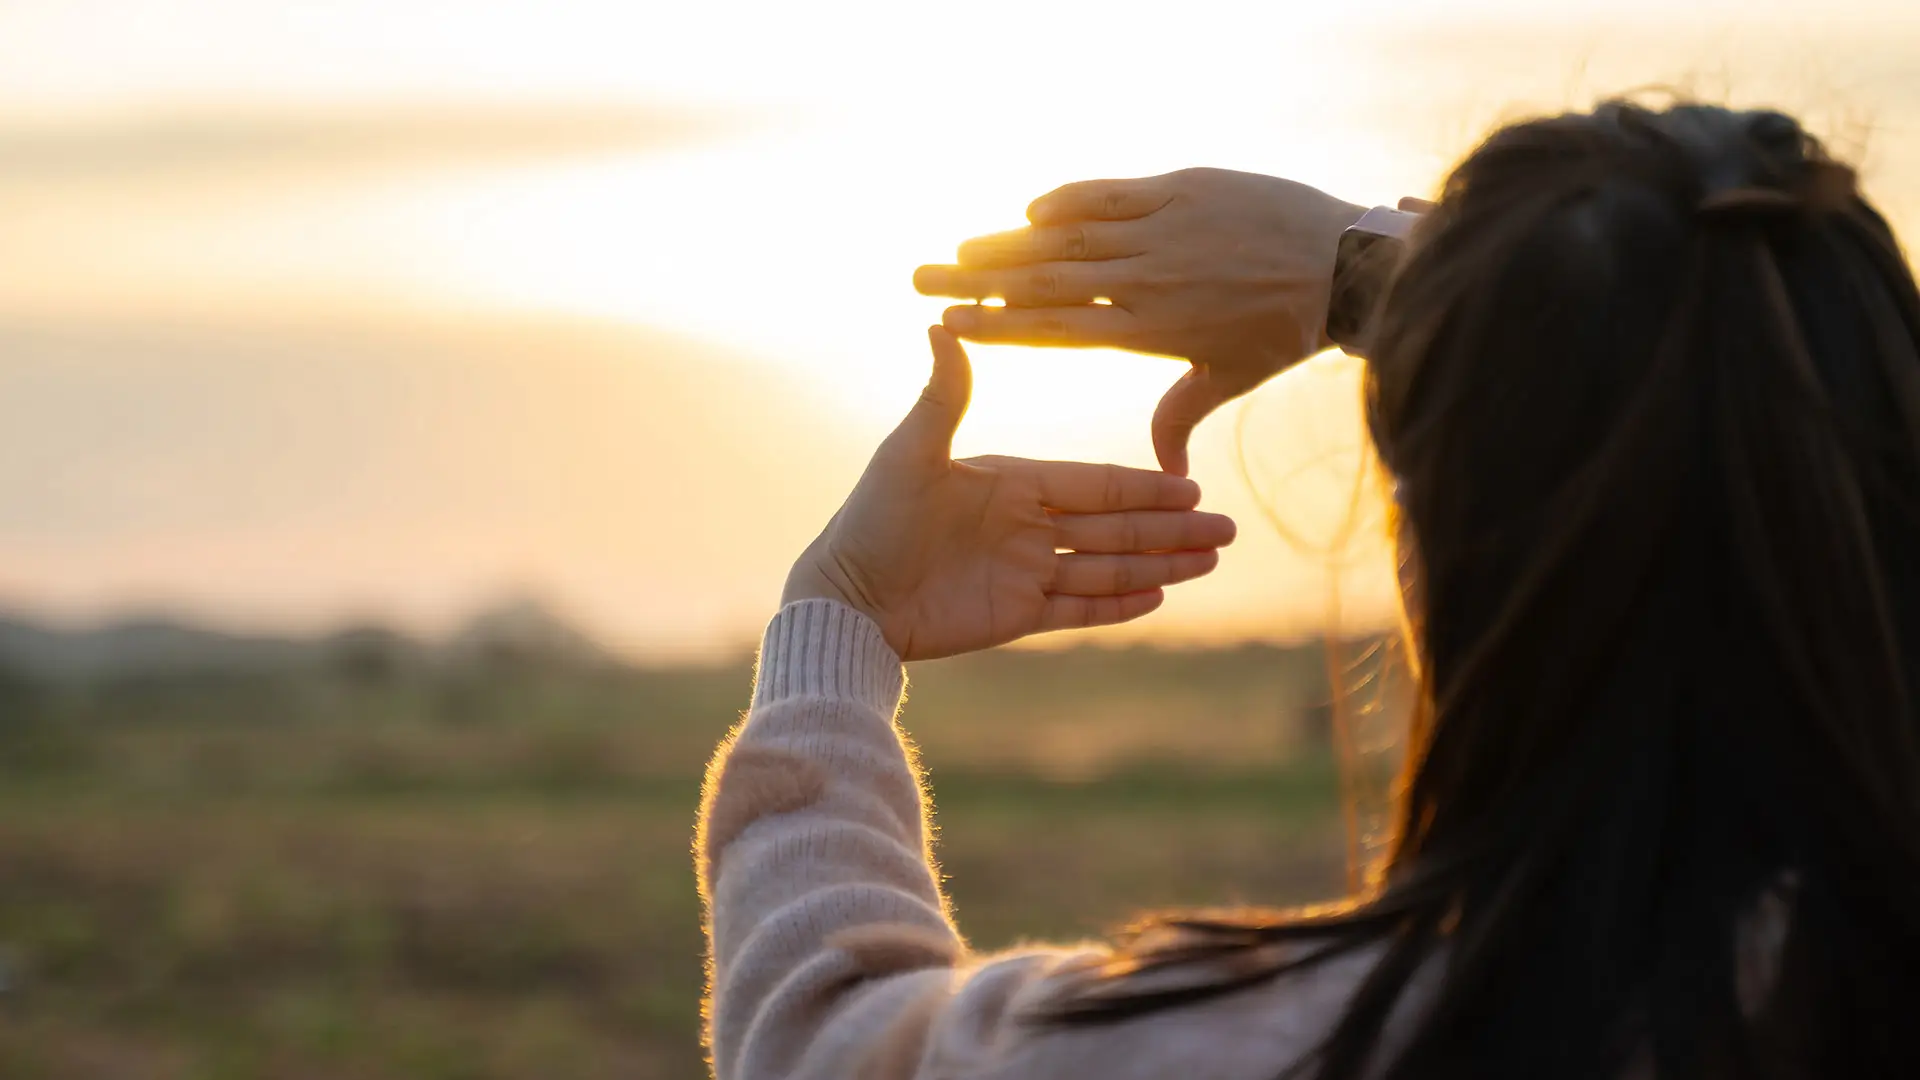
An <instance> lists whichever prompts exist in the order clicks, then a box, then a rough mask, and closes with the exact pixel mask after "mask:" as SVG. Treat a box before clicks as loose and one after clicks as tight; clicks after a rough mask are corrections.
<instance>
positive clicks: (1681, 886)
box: [1368, 103, 1920, 1075]
mask: <svg viewBox="0 0 1920 1080" xmlns="http://www.w3.org/2000/svg"><path fill="white" fill-rule="evenodd" d="M1372 357H1373V358H1372V362H1371V364H1370V369H1369V393H1368V419H1369V424H1370V426H1371V430H1372V432H1373V436H1374V441H1375V444H1376V446H1377V448H1378V450H1379V453H1380V456H1381V459H1382V461H1383V462H1384V464H1385V465H1386V467H1387V469H1388V470H1389V471H1390V472H1391V473H1392V475H1393V477H1394V479H1395V482H1396V490H1397V492H1398V499H1399V512H1400V513H1401V514H1402V515H1403V525H1404V534H1405V535H1406V536H1408V537H1409V538H1410V547H1411V549H1412V550H1411V551H1410V552H1409V555H1410V556H1411V558H1412V560H1413V562H1414V564H1415V565H1416V566H1417V567H1418V571H1419V573H1418V577H1419V589H1420V594H1421V596H1420V611H1419V613H1418V619H1417V629H1416V631H1415V639H1416V641H1415V647H1416V649H1417V652H1418V654H1419V659H1420V668H1421V676H1422V683H1423V695H1422V696H1423V701H1422V703H1421V705H1420V708H1419V712H1418V715H1417V717H1416V722H1415V726H1414V732H1413V739H1412V746H1411V751H1412V760H1411V763H1410V767H1409V771H1408V774H1407V779H1406V787H1405V791H1404V800H1405V801H1404V804H1403V813H1402V816H1401V822H1400V830H1399V835H1398V837H1397V841H1396V847H1395V850H1394V853H1393V856H1392V866H1391V867H1390V868H1389V874H1390V876H1391V879H1393V880H1394V881H1395V882H1396V883H1404V884H1403V885H1402V886H1401V887H1403V888H1404V889H1406V890H1407V891H1408V893H1409V895H1412V894H1415V893H1418V894H1423V895H1428V894H1430V895H1433V896H1441V895H1451V896H1452V898H1453V899H1452V901H1451V902H1453V903H1455V904H1456V905H1457V906H1458V908H1459V909H1460V912H1459V914H1460V917H1461V918H1462V919H1463V920H1464V921H1463V924H1462V925H1463V926H1466V927H1468V928H1469V929H1471V927H1472V925H1473V924H1474V923H1480V924H1482V925H1481V929H1482V930H1483V931H1484V932H1486V933H1496V932H1497V933H1500V934H1504V935H1507V936H1509V937H1512V938H1515V939H1531V940H1532V941H1533V945H1532V948H1533V949H1534V954H1533V955H1531V956H1521V955H1517V954H1515V953H1514V951H1513V950H1512V949H1510V948H1507V947H1505V946H1502V945H1501V944H1499V943H1495V942H1477V943H1470V944H1473V945H1477V947H1478V948H1479V949H1481V950H1484V951H1482V952H1480V953H1478V954H1477V955H1478V959H1479V960H1481V961H1484V962H1485V964H1486V971H1487V973H1488V974H1490V975H1491V974H1492V973H1495V972H1498V973H1499V974H1500V975H1501V976H1502V978H1503V979H1508V978H1512V979H1520V980H1525V979H1527V978H1529V977H1532V976H1551V975H1552V973H1553V971H1554V970H1556V966H1559V968H1560V969H1562V970H1566V969H1571V970H1578V971H1580V972H1581V979H1582V981H1583V983H1584V984H1585V986H1584V990H1583V995H1584V996H1583V998H1582V1000H1584V1001H1587V1002H1590V1003H1591V1004H1592V1005H1593V1006H1596V1007H1599V1008H1600V1009H1601V1010H1602V1011H1603V1012H1606V1011H1621V1010H1627V1011H1631V1010H1633V1009H1635V1008H1637V1009H1638V1010H1640V1012H1641V1013H1642V1016H1641V1022H1642V1023H1650V1024H1658V1025H1660V1026H1667V1025H1671V1024H1675V1023H1678V1024H1681V1025H1683V1026H1686V1027H1689V1028H1690V1029H1691V1030H1692V1031H1694V1032H1696V1033H1698V1038H1699V1039H1700V1040H1702V1041H1701V1042H1700V1043H1699V1045H1697V1046H1696V1047H1695V1050H1696V1051H1697V1052H1699V1053H1714V1054H1720V1053H1729V1054H1730V1053H1733V1050H1732V1049H1731V1047H1732V1046H1733V1043H1732V1042H1730V1041H1729V1040H1730V1039H1731V1033H1732V1032H1734V1031H1735V1030H1736V1029H1737V1026H1738V1025H1737V1024H1735V1023H1734V1022H1733V1020H1732V1019H1731V1015H1732V1014H1731V1012H1730V1010H1731V1009H1732V1000H1733V999H1732V997H1731V992H1732V987H1731V984H1730V980H1728V979H1724V978H1721V976H1724V975H1726V974H1727V973H1728V972H1729V971H1730V965H1731V962H1732V960H1731V956H1732V954H1731V949H1732V941H1731V939H1730V937H1726V938H1724V939H1722V938H1717V937H1715V936H1714V935H1713V934H1712V932H1710V930H1709V928H1710V927H1715V926H1723V925H1731V921H1732V920H1733V918H1734V917H1735V916H1736V915H1737V914H1738V912H1740V911H1742V910H1745V909H1748V908H1750V907H1751V906H1752V904H1753V903H1754V901H1755V898H1756V895H1757V894H1759V893H1760V892H1761V891H1762V890H1763V889H1766V888H1768V887H1770V886H1772V885H1774V884H1776V883H1777V882H1779V881H1781V880H1783V876H1785V878H1786V879H1791V880H1798V881H1800V882H1801V883H1802V884H1801V885H1800V887H1799V890H1798V891H1799V893H1800V895H1799V896H1798V897H1796V914H1797V915H1799V916H1800V919H1799V921H1798V922H1797V923H1796V925H1797V926H1803V927H1804V928H1805V929H1807V930H1808V931H1809V933H1811V934H1814V935H1817V936H1818V940H1817V941H1811V942H1809V943H1808V944H1807V948H1808V949H1809V950H1814V951H1815V952H1818V953H1819V955H1817V956H1811V957H1802V958H1801V960H1800V961H1799V963H1800V964H1801V967H1800V968H1799V969H1795V968H1794V956H1795V955H1798V954H1791V955H1790V956H1789V965H1788V969H1787V974H1789V975H1795V976H1804V978H1801V979H1800V981H1799V983H1798V985H1799V986H1800V988H1801V990H1802V991H1804V992H1805V994H1812V993H1813V992H1814V990H1813V988H1814V987H1815V986H1818V987H1819V993H1821V994H1823V995H1826V996H1825V998H1824V999H1823V1000H1814V999H1812V998H1811V997H1805V996H1803V997H1802V1003H1803V1004H1804V1005H1805V1006H1806V1007H1807V1008H1808V1009H1810V1010H1813V1011H1812V1012H1804V1011H1803V1012H1800V1013H1796V1014H1795V1015H1797V1016H1799V1017H1800V1018H1801V1019H1803V1020H1805V1021H1807V1025H1803V1026H1806V1029H1807V1031H1808V1032H1811V1031H1816V1030H1826V1027H1827V1025H1825V1024H1821V1023H1814V1022H1813V1020H1814V1017H1815V1014H1816V1013H1818V1014H1819V1015H1822V1016H1824V1015H1826V1014H1827V1012H1829V1011H1831V1010H1832V1009H1833V1008H1834V1007H1835V1005H1836V999H1835V998H1834V997H1833V994H1834V993H1835V992H1836V991H1835V990H1834V988H1833V985H1832V983H1833V980H1835V979H1838V978H1839V977H1840V976H1841V974H1842V972H1843V971H1844V970H1845V968H1844V965H1842V966H1839V967H1836V966H1835V964H1836V963H1837V962H1838V961H1837V958H1838V957H1840V956H1842V955H1844V956H1846V957H1847V958H1848V959H1847V961H1846V963H1853V962H1856V961H1862V960H1867V959H1869V958H1868V956H1867V954H1868V953H1869V952H1871V951H1872V950H1874V949H1876V948H1880V947H1881V945H1885V946H1887V947H1889V948H1893V949H1894V950H1895V951H1896V952H1898V954H1899V955H1900V956H1902V958H1903V960H1910V959H1911V958H1912V953H1911V949H1912V948H1913V947H1914V945H1915V942H1916V940H1920V713H1917V712H1916V710H1915V702H1914V697H1913V695H1914V693H1915V692H1916V691H1920V685H1917V684H1916V679H1920V299H1917V298H1916V294H1915V287H1914V282H1913V279H1912V277H1911V275H1910V272H1909V270H1908V268H1907V266H1906V264H1905V262H1904V260H1903V258H1902V256H1901V255H1900V252H1899V250H1898V247H1897V245H1896V243H1895V242H1894V239H1893V237H1892V235H1891V233H1890V231H1889V229H1888V227H1887V225H1886V223H1885V221H1884V220H1883V219H1882V218H1881V217H1880V216H1879V215H1878V214H1877V213H1876V212H1875V211H1874V210H1873V209H1871V208H1870V207H1869V206H1868V205H1867V204H1866V203H1865V202H1864V201H1863V200H1862V198H1861V197H1860V195H1859V194H1858V193H1857V192H1856V190H1855V188H1854V183H1853V173H1852V172H1851V170H1849V169H1847V168H1846V167H1845V166H1843V165H1841V164H1839V163H1836V162H1834V161H1832V160H1830V159H1829V158H1828V157H1827V155H1826V153H1825V152H1824V151H1823V149H1822V147H1821V146H1820V144H1819V143H1818V142H1817V141H1815V140H1814V139H1812V138H1811V137H1809V136H1808V135H1806V134H1805V133H1804V132H1803V131H1802V130H1801V129H1800V127H1799V125H1798V124H1796V123H1795V122H1794V121H1793V120H1791V119H1790V118H1788V117H1786V116H1783V115H1781V114H1779V113H1775V112H1751V113H1749V112H1734V111H1729V110H1726V109H1720V108H1714V107H1709V106H1698V105H1682V106H1677V107H1673V108H1670V109H1667V110H1664V111H1653V110H1648V109H1644V108H1641V107H1637V106H1634V105H1631V104H1624V103H1612V104H1608V105H1605V106H1603V107H1601V108H1599V109H1597V110H1595V111H1594V112H1592V113H1590V114H1573V115H1567V116H1561V117H1556V118H1552V119H1547V120H1538V121H1532V122H1527V123H1521V124H1517V125H1514V126H1512V127H1509V128H1506V129H1504V130H1502V131H1500V132H1499V133H1497V134H1496V135H1494V136H1493V137H1492V138H1491V139H1489V140H1488V141H1487V142H1486V143H1485V144H1484V145H1483V146H1482V147H1480V149H1478V150H1477V151H1476V152H1474V153H1473V154H1472V155H1471V156H1470V157H1468V158H1467V159H1466V161H1464V162H1463V163H1462V164H1461V165H1460V166H1459V167H1458V168H1457V169H1456V170H1455V172H1454V173H1453V174H1452V176H1451V177H1450V178H1449V179H1448V181H1447V183H1446V185H1445V188H1444V190H1443V192H1442V196H1441V199H1440V201H1439V205H1438V207H1437V209H1436V210H1435V211H1434V212H1433V213H1432V214H1431V215H1430V216H1429V218H1428V219H1427V220H1425V221H1424V222H1423V223H1422V228H1421V231H1420V233H1419V234H1418V235H1417V236H1416V239H1415V243H1414V245H1413V248H1412V250H1411V252H1410V255H1409V257H1408V260H1407V262H1406V264H1405V265H1404V266H1403V267H1402V269H1401V271H1400V273H1399V274H1398V276H1397V278H1396V280H1395V282H1394V284H1393V286H1392V288H1391V290H1390V293H1389V295H1388V297H1387V298H1386V300H1385V301H1384V303H1383V306H1382V309H1381V312H1380V321H1379V324H1378V331H1377V337H1376V339H1375V343H1374V347H1373V350H1372ZM1894 897H1899V900H1898V901H1897V903H1900V904H1905V905H1906V908H1905V911H1904V912H1901V913H1897V914H1892V915H1890V916H1888V913H1887V912H1884V911H1882V912H1878V913H1877V914H1878V915H1879V916H1888V917H1884V918H1882V917H1874V916H1870V915H1867V914H1866V913H1867V912H1869V911H1873V910H1875V909H1878V908H1881V907H1883V906H1884V905H1886V904H1889V903H1896V901H1895V900H1894ZM1529 911H1531V912H1533V913H1534V914H1532V915H1527V914H1523V912H1529ZM1823 911H1824V912H1827V913H1828V914H1830V915H1831V916H1832V917H1833V920H1836V921H1830V920H1828V919H1824V918H1822V916H1821V913H1822V912H1823ZM1550 918H1553V919H1568V918H1570V919H1572V920H1573V922H1574V923H1575V924H1577V925H1580V926H1581V927H1582V930H1581V932H1580V933H1581V936H1580V937H1579V938H1578V939H1576V938H1574V937H1572V936H1570V935H1566V934H1555V933H1553V932H1551V931H1550V930H1549V929H1547V928H1545V927H1538V926H1531V925H1525V924H1527V923H1529V922H1530V920H1533V919H1550ZM1844 918H1857V919H1858V920H1859V921H1858V922H1857V923H1855V924H1854V925H1852V926H1842V925H1840V922H1839V921H1837V920H1842V919H1844ZM1515 920H1518V921H1517V922H1516V921H1515ZM1869 926H1871V929H1869ZM1888 935H1892V936H1893V937H1894V938H1897V939H1898V941H1899V944H1898V945H1897V946H1894V945H1893V944H1892V941H1891V940H1890V939H1889V937H1888ZM1876 938H1878V939H1879V940H1880V942H1881V945H1876V944H1875V939H1876ZM1543 949H1544V950H1545V951H1542V950H1543ZM1901 950H1905V951H1901ZM1468 951H1469V954H1470V955H1469V958H1468V959H1469V962H1470V963H1471V962H1474V956H1473V949H1469V950H1468ZM1881 955H1882V957H1884V956H1885V955H1887V954H1886V953H1882V954H1881ZM1872 967H1874V965H1873V964H1872V963H1868V964H1867V965H1866V967H1857V968H1855V969H1854V974H1855V976H1856V978H1855V979H1854V981H1853V986H1852V989H1841V990H1839V991H1837V992H1838V993H1839V995H1840V997H1841V998H1844V999H1845V1003H1846V1007H1847V1008H1853V1009H1858V1008H1862V1007H1869V1011H1870V1006H1866V1005H1864V1004H1863V1001H1862V997H1863V995H1872V994H1884V993H1885V992H1886V991H1887V990H1889V989H1894V990H1901V991H1906V992H1908V993H1909V994H1912V993H1914V992H1915V991H1916V989H1917V988H1916V986H1915V985H1914V983H1913V981H1912V980H1913V976H1912V975H1911V974H1910V972H1911V971H1912V970H1914V969H1911V968H1909V969H1907V972H1908V973H1907V974H1905V975H1904V976H1903V981H1902V982H1901V983H1900V985H1898V986H1897V987H1891V988H1890V987H1874V988H1871V989H1869V987H1868V985H1866V984H1863V983H1861V982H1860V981H1859V978H1858V976H1863V975H1865V974H1867V972H1868V969H1870V968H1872ZM1823 973H1824V974H1823ZM1827 976H1831V978H1828V977H1827ZM1524 984H1525V983H1524V981H1522V982H1518V983H1509V984H1508V985H1510V986H1518V985H1524ZM1782 985H1783V988H1784V989H1785V990H1786V992H1787V993H1789V994H1791V993H1794V991H1793V989H1792V987H1790V986H1787V985H1786V984H1782ZM1557 1007H1558V1006H1554V1005H1547V1004H1544V1003H1543V1004H1541V1005H1538V1006H1529V1007H1525V1008H1516V1009H1515V1010H1513V1011H1512V1012H1510V1013H1509V1016H1508V1019H1510V1020H1514V1021H1520V1020H1523V1019H1525V1018H1526V1016H1527V1015H1528V1014H1530V1013H1531V1012H1532V1011H1543V1015H1544V1014H1545V1013H1551V1012H1552V1011H1553V1010H1554V1009H1555V1008H1557ZM1790 1007H1793V1006H1790ZM1716 1032H1717V1033H1718V1034H1717V1035H1715V1034H1713V1033H1716ZM1588 1035H1589V1036H1590V1037H1592V1038H1598V1037H1599V1033H1598V1032H1594V1031H1590V1032H1588ZM1652 1035H1654V1036H1657V1037H1658V1036H1664V1040H1665V1041H1667V1042H1669V1043H1672V1040H1674V1039H1676V1038H1680V1036H1679V1035H1678V1034H1677V1033H1676V1031H1673V1030H1669V1031H1667V1032H1665V1033H1662V1032H1659V1031H1657V1030H1656V1031H1654V1032H1652ZM1720 1036H1725V1038H1721V1037H1720ZM1806 1037H1808V1038H1811V1037H1812V1035H1810V1034H1809V1035H1807V1036H1806ZM1693 1038H1694V1036H1687V1037H1686V1039H1683V1040H1682V1041H1686V1040H1687V1039H1693ZM1656 1041H1661V1040H1660V1039H1656ZM1709 1043H1711V1044H1712V1045H1708V1044H1709ZM1584 1049H1586V1050H1588V1051H1598V1050H1600V1049H1601V1047H1600V1046H1598V1045H1594V1044H1589V1045H1587V1046H1586V1047H1585V1048H1584ZM1808 1049H1809V1052H1813V1049H1812V1048H1808ZM1833 1049H1834V1048H1832V1047H1821V1048H1819V1051H1818V1052H1817V1053H1816V1056H1817V1057H1819V1058H1821V1059H1822V1060H1827V1061H1830V1062H1835V1063H1837V1062H1839V1061H1844V1060H1855V1059H1848V1058H1847V1057H1846V1056H1845V1054H1842V1056H1841V1057H1840V1058H1830V1057H1827V1056H1826V1052H1827V1051H1829V1050H1833ZM1834 1052H1836V1053H1838V1052H1839V1051H1837V1050H1834ZM1870 1052H1871V1048H1870V1047H1859V1046H1856V1047H1855V1048H1853V1049H1852V1050H1850V1051H1848V1053H1857V1054H1862V1055H1865V1054H1869V1053H1870ZM1911 1057H1912V1055H1911V1052H1909V1054H1908V1057H1907V1058H1906V1059H1904V1060H1909V1061H1910V1060H1911ZM1872 1060H1886V1059H1884V1058H1878V1059H1872ZM1833 1075H1839V1073H1834V1074H1833Z"/></svg>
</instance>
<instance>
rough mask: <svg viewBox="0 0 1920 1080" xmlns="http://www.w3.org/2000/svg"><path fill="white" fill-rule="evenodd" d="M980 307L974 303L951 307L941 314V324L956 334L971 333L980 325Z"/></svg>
mask: <svg viewBox="0 0 1920 1080" xmlns="http://www.w3.org/2000/svg"><path fill="white" fill-rule="evenodd" d="M978 311H979V309H978V308H977V307H975V306H974V305H972V304H962V305H959V306H956V307H950V308H948V309H947V310H946V312H945V313H944V314H942V315H941V316H940V325H942V326H945V327H946V328H947V329H948V330H951V331H953V332H954V333H956V334H970V333H972V332H973V329H974V327H976V326H978V325H979V320H980V316H979V314H978Z"/></svg>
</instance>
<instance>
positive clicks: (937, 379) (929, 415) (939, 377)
mask: <svg viewBox="0 0 1920 1080" xmlns="http://www.w3.org/2000/svg"><path fill="white" fill-rule="evenodd" d="M927 341H928V343H929V344H930V345H931V346H932V347H933V375H932V376H931V377H930V378H929V379H928V380H927V388H926V389H925V390H922V391H920V400H919V401H916V402H914V403H913V409H912V410H911V411H909V412H908V413H907V418H906V419H905V420H903V421H901V424H900V427H899V428H898V429H897V431H896V432H895V434H896V435H898V436H901V437H904V438H906V439H909V440H911V441H912V443H913V444H914V445H915V446H917V447H918V448H920V449H922V450H926V451H928V452H930V453H937V454H939V455H940V457H942V458H943V459H944V458H946V457H949V456H951V455H952V453H953V434H954V432H955V431H957V430H959V428H960V418H961V417H963V416H965V415H966V414H967V402H968V401H969V400H970V399H971V398H972V396H973V368H972V365H970V364H969V363H968V362H967V352H966V350H965V349H963V348H961V347H960V342H959V341H957V340H955V339H954V336H953V335H952V334H950V333H948V332H947V331H946V330H945V329H944V328H942V327H938V326H929V327H928V328H927Z"/></svg>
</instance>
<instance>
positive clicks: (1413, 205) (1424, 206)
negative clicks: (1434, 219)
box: [1399, 195, 1439, 214]
mask: <svg viewBox="0 0 1920 1080" xmlns="http://www.w3.org/2000/svg"><path fill="white" fill-rule="evenodd" d="M1438 205H1439V204H1438V203H1436V202H1433V201H1432V200H1430V199H1416V198H1414V197H1413V196H1412V195H1406V196H1402V197H1401V199H1400V205H1399V209H1401V210H1405V211H1406V212H1407V213H1409V214H1430V213H1432V212H1433V208H1434V207H1435V206H1438Z"/></svg>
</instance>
